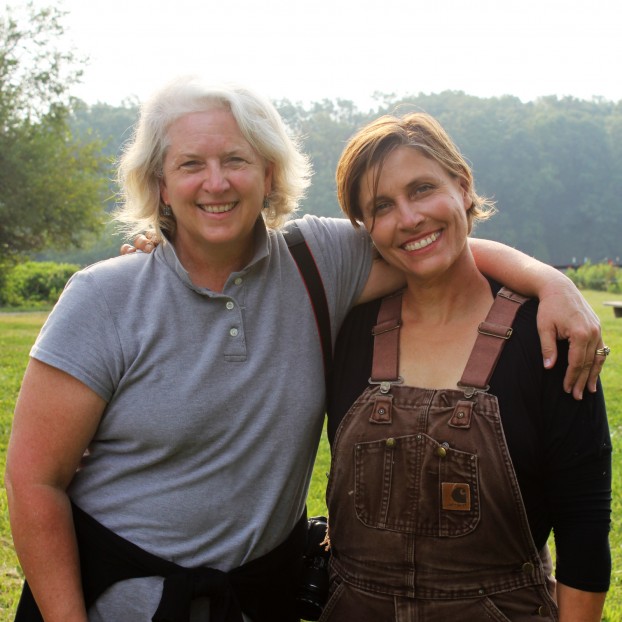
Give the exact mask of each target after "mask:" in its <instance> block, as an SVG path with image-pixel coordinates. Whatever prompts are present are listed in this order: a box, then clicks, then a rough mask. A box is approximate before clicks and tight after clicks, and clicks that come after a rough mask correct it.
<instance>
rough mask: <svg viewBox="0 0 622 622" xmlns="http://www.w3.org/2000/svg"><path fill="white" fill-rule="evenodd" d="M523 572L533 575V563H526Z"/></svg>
mask: <svg viewBox="0 0 622 622" xmlns="http://www.w3.org/2000/svg"><path fill="white" fill-rule="evenodd" d="M522 570H523V572H524V573H525V574H532V573H533V571H534V566H533V564H532V563H531V562H525V563H524V564H523V567H522Z"/></svg>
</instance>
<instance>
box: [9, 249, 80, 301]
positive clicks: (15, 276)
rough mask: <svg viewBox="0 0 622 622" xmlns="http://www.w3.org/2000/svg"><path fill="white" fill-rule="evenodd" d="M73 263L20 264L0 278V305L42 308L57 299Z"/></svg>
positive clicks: (71, 272)
mask: <svg viewBox="0 0 622 622" xmlns="http://www.w3.org/2000/svg"><path fill="white" fill-rule="evenodd" d="M79 269H80V266H79V265H77V264H70V263H55V262H52V261H43V262H35V261H28V262H26V263H21V264H18V265H16V266H13V267H11V268H8V269H7V270H6V271H3V274H2V278H0V305H1V306H3V307H11V308H13V307H14V308H29V309H33V308H35V309H36V308H46V307H49V306H51V305H53V304H54V303H56V301H57V300H58V297H59V296H60V294H61V292H62V291H63V288H64V287H65V284H66V283H67V281H68V279H69V277H70V276H71V275H72V274H73V273H74V272H77V271H78V270H79Z"/></svg>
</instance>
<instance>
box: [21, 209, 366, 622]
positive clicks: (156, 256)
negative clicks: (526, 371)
mask: <svg viewBox="0 0 622 622" xmlns="http://www.w3.org/2000/svg"><path fill="white" fill-rule="evenodd" d="M299 222H300V228H301V231H302V232H303V234H304V236H305V238H306V239H307V241H308V244H309V246H310V247H311V250H312V252H313V255H314V257H315V260H316V263H317V265H318V268H319V270H320V273H321V275H322V279H323V282H324V286H325V288H326V293H327V298H328V303H329V310H330V315H331V322H332V329H333V339H334V338H335V336H336V331H337V330H338V328H339V326H340V324H341V321H342V320H343V318H344V316H345V314H346V313H347V311H348V310H349V308H350V307H351V305H352V304H353V301H354V300H355V299H356V298H357V297H358V295H359V294H360V292H361V291H362V288H363V286H364V284H365V282H366V280H367V276H368V273H369V269H370V265H371V248H370V243H369V239H368V238H367V236H366V234H365V233H363V232H361V231H355V230H354V229H353V227H352V226H351V225H350V223H349V222H348V221H345V220H340V219H324V218H316V217H309V216H307V217H305V218H304V219H301V220H300V221H299ZM255 235H256V244H255V249H256V251H255V255H254V257H253V259H252V260H251V262H250V263H249V264H248V265H247V266H246V267H245V268H244V269H243V270H241V271H240V272H236V273H233V274H231V276H230V277H229V279H228V281H227V283H226V285H225V287H224V290H223V292H222V293H214V292H211V291H209V290H207V289H204V288H199V287H195V286H194V285H193V284H192V283H191V281H190V279H189V277H188V275H187V273H186V271H185V270H184V268H183V267H182V266H181V264H180V263H179V261H178V260H177V257H176V255H175V252H174V249H173V247H172V246H171V245H170V244H166V243H165V244H162V245H160V246H159V247H158V248H157V249H156V250H155V251H154V252H153V253H152V254H150V255H146V254H142V253H137V254H134V255H129V256H123V257H118V258H115V259H111V260H108V261H104V262H100V263H98V264H95V265H94V266H91V267H89V268H87V269H85V270H83V271H81V272H79V273H78V274H76V275H75V276H74V277H73V278H72V279H71V281H70V283H69V284H68V286H67V288H66V290H65V292H64V293H63V295H62V297H61V299H60V300H59V302H58V304H57V306H56V308H55V309H54V311H53V312H52V313H51V314H50V316H49V319H48V321H47V322H46V324H45V326H44V327H43V329H42V331H41V334H40V336H39V338H38V339H37V341H36V343H35V345H34V346H33V349H32V352H31V355H32V356H33V357H34V358H36V359H39V360H41V361H43V362H45V363H48V364H49V365H53V366H55V367H58V368H60V369H62V370H64V371H66V372H67V373H69V374H71V375H72V376H74V377H76V378H77V379H78V380H80V381H81V382H83V383H85V384H86V385H87V386H89V387H90V388H91V389H92V390H93V391H95V392H96V393H98V394H99V395H100V396H101V397H102V398H104V399H105V400H106V401H107V402H108V405H107V408H106V410H105V413H104V416H103V418H102V421H101V424H100V426H99V429H98V430H97V433H96V435H95V437H94V438H93V441H92V443H91V445H90V447H89V455H88V457H87V458H86V460H85V462H84V465H83V467H82V468H81V470H79V471H78V472H77V474H76V476H75V478H74V480H73V482H72V484H71V486H70V488H69V494H70V496H71V497H72V499H74V501H75V502H76V503H77V504H78V505H79V506H80V507H82V508H83V509H84V510H85V511H87V512H89V513H90V514H92V515H93V516H94V517H95V518H97V519H98V520H99V521H100V522H102V523H103V524H104V525H106V526H107V527H109V528H110V529H112V530H113V531H115V532H116V533H118V534H120V535H121V536H123V537H125V538H127V539H128V540H130V541H132V542H134V543H136V544H137V545H138V546H141V547H142V548H144V549H146V550H148V551H151V552H153V553H155V554H157V555H159V556H161V557H165V558H167V559H171V560H173V561H175V562H177V563H179V564H182V565H184V566H199V565H203V566H211V567H214V568H219V569H222V570H228V569H231V568H234V567H237V566H239V565H241V564H243V563H245V562H247V561H249V560H251V559H254V558H257V557H259V556H261V555H263V554H265V553H267V552H268V551H270V550H271V549H273V548H274V547H275V546H276V545H278V544H279V543H280V542H281V541H283V540H284V539H285V537H286V536H287V535H288V533H289V531H290V530H291V529H292V527H293V526H294V524H295V522H296V520H297V519H298V518H299V517H300V514H301V512H302V510H303V507H304V503H305V499H306V495H307V489H308V485H309V480H310V476H311V471H312V466H313V461H314V458H315V454H316V450H317V443H318V439H319V436H320V434H321V429H322V422H323V401H324V380H323V367H322V354H321V348H320V343H319V339H318V335H317V329H316V324H315V319H314V316H313V311H312V309H311V305H310V302H309V299H308V296H307V293H306V290H305V287H304V284H303V283H302V280H301V278H300V274H299V272H298V269H297V267H296V265H295V263H294V262H293V259H292V258H291V255H290V253H289V251H288V249H287V247H286V244H285V240H284V238H283V234H282V233H280V232H274V231H267V230H266V229H265V227H264V226H263V224H262V223H261V224H260V226H258V227H257V228H256V231H255ZM160 581H161V580H160V579H153V578H148V579H136V580H132V581H128V582H124V583H123V584H117V586H113V587H112V588H111V589H110V590H109V591H108V592H107V594H106V595H104V596H103V597H102V598H101V599H100V601H101V602H100V603H99V607H97V608H98V609H100V612H99V613H98V614H97V615H96V614H95V612H93V616H92V618H91V619H102V620H103V619H110V620H113V619H114V620H119V619H128V620H130V619H131V620H133V621H139V620H143V619H144V620H150V619H151V615H152V614H153V611H155V607H156V606H157V603H158V601H159V598H160V589H154V587H153V586H154V582H156V583H159V582H160ZM111 592H112V593H111ZM110 603H114V606H111V605H110ZM117 607H118V609H117ZM128 608H129V609H128ZM121 611H123V612H124V614H123V617H122V618H119V617H118V615H119V613H120V612H121ZM115 615H116V616H117V617H115ZM141 616H143V617H141Z"/></svg>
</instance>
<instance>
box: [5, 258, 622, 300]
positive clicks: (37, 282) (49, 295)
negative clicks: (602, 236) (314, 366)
mask: <svg viewBox="0 0 622 622" xmlns="http://www.w3.org/2000/svg"><path fill="white" fill-rule="evenodd" d="M79 269H80V266H79V265H78V264H70V263H55V262H52V261H42V262H35V261H29V262H26V263H22V264H18V265H17V266H14V267H12V268H10V269H8V270H7V271H5V272H4V274H3V277H2V278H0V306H3V307H16V308H23V307H26V308H37V307H42V308H43V307H49V306H50V305H53V304H54V303H55V302H56V301H57V300H58V297H59V296H60V294H61V292H62V291H63V288H64V287H65V283H67V281H68V279H69V277H70V276H71V275H72V274H73V273H74V272H77V271H78V270H79ZM566 274H567V275H568V276H569V277H570V279H571V280H572V281H573V283H575V285H576V286H577V287H579V288H580V289H595V290H600V291H608V292H612V293H622V268H618V267H617V266H612V265H609V264H590V263H586V264H584V265H583V266H581V267H580V268H576V269H575V268H570V269H569V270H567V271H566Z"/></svg>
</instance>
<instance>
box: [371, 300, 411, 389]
mask: <svg viewBox="0 0 622 622" xmlns="http://www.w3.org/2000/svg"><path fill="white" fill-rule="evenodd" d="M402 293H403V292H402V291H399V292H397V293H395V294H392V295H391V296H387V297H386V298H384V299H383V300H382V304H381V305H380V310H379V311H378V323H377V324H376V326H374V328H373V329H372V335H373V336H374V359H373V364H372V370H371V378H370V379H369V380H370V382H371V383H374V384H376V383H381V382H399V381H400V378H399V362H400V352H399V350H400V331H399V328H400V326H401V325H402Z"/></svg>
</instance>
